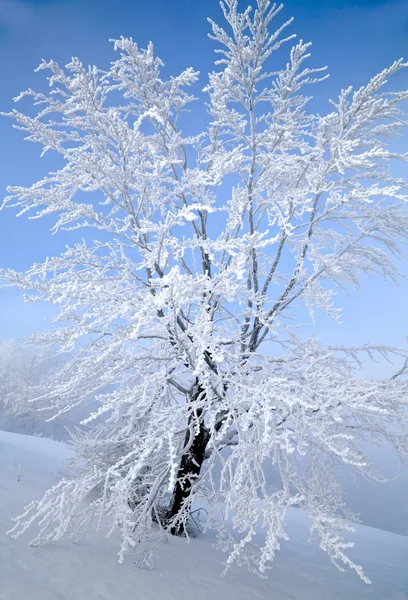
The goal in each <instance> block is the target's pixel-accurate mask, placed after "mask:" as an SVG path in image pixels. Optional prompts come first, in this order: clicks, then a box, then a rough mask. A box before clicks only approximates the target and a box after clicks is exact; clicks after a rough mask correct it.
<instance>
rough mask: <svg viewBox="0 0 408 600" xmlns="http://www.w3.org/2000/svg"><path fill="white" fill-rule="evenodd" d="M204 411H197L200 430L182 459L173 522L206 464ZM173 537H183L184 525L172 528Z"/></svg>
mask: <svg viewBox="0 0 408 600" xmlns="http://www.w3.org/2000/svg"><path fill="white" fill-rule="evenodd" d="M202 391H203V390H202V388H201V387H200V386H199V387H198V389H197V391H196V392H195V395H194V397H192V401H193V402H194V400H196V398H197V397H198V396H199V395H200V394H201V393H202ZM202 412H203V411H202V409H199V410H197V416H198V418H199V419H200V428H199V431H198V433H197V434H196V435H195V437H194V440H193V443H192V444H191V446H190V448H189V450H187V452H186V453H185V454H183V456H182V457H181V461H180V467H179V470H178V473H177V482H176V485H175V488H174V492H173V497H172V502H171V507H170V510H169V513H168V517H167V518H168V520H169V521H171V520H172V519H173V518H174V517H175V516H176V515H177V514H178V513H179V512H180V510H181V508H182V506H185V505H186V504H188V501H189V496H190V493H191V488H192V486H193V484H194V482H195V481H196V480H197V478H198V477H199V475H200V471H201V467H202V465H203V462H204V456H205V449H206V447H207V444H208V440H209V437H210V435H209V432H208V429H207V427H206V426H205V424H204V419H203V418H202ZM192 421H193V417H190V420H189V424H190V423H192ZM189 443H190V430H189V431H187V433H186V437H185V440H184V446H185V447H186V446H187V445H188V444H189ZM171 533H172V534H173V535H182V534H183V533H184V526H183V524H178V525H175V526H173V527H172V528H171Z"/></svg>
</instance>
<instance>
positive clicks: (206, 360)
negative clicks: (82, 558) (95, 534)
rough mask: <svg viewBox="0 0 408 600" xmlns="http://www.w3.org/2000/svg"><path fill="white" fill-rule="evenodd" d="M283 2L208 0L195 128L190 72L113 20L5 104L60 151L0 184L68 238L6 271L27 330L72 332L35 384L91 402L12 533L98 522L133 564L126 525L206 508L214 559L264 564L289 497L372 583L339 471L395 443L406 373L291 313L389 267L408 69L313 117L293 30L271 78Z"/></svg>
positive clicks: (398, 218)
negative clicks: (19, 268)
mask: <svg viewBox="0 0 408 600" xmlns="http://www.w3.org/2000/svg"><path fill="white" fill-rule="evenodd" d="M280 8H281V7H277V6H276V5H273V6H272V5H270V3H269V1H268V0H258V2H257V8H256V9H255V10H253V11H251V10H250V9H249V8H248V9H247V10H245V12H243V13H240V12H239V9H238V6H237V1H236V0H226V1H225V2H224V3H222V9H223V12H224V17H225V23H226V28H225V29H223V28H221V27H220V26H218V25H217V24H215V23H213V22H211V26H212V35H211V37H212V39H213V40H215V42H216V44H217V52H219V53H220V54H219V55H220V60H219V61H218V62H217V63H216V64H217V70H216V71H215V72H213V73H211V74H210V76H209V83H208V85H207V87H206V88H205V92H206V94H207V103H208V113H209V124H208V127H207V128H206V129H205V130H204V131H202V132H200V133H199V134H197V135H190V136H186V135H185V134H183V131H182V128H181V125H182V123H183V119H185V117H184V116H183V113H184V112H185V110H186V109H187V107H189V105H190V104H191V102H192V101H193V100H194V98H193V96H192V95H191V94H190V93H189V91H188V89H189V88H190V87H191V86H192V85H193V84H195V83H196V82H197V80H198V73H197V72H195V71H194V70H193V69H191V68H188V69H186V70H185V71H184V72H182V73H181V74H180V75H177V76H173V77H171V78H169V79H167V80H163V79H162V78H161V75H160V70H161V67H162V63H161V61H160V60H159V59H158V58H157V57H156V56H155V55H154V52H153V46H152V45H151V44H150V45H149V46H148V48H147V49H146V50H142V49H140V48H139V47H138V46H137V44H136V43H135V42H134V41H133V40H132V39H124V38H121V39H119V40H117V41H115V50H116V51H117V52H118V53H119V58H117V60H116V61H114V62H113V63H112V64H111V67H110V69H109V70H108V71H103V70H99V69H97V68H96V67H91V68H86V67H85V66H83V65H82V63H81V62H80V61H79V60H78V59H76V58H75V59H72V61H71V63H70V64H68V65H67V66H66V67H65V68H62V67H60V66H59V65H58V64H57V63H55V62H53V61H51V62H48V63H46V62H44V63H43V64H41V66H40V67H39V70H41V71H42V70H47V71H50V72H51V75H50V77H49V85H50V89H49V91H48V92H44V93H37V92H34V91H32V90H28V91H27V92H25V93H23V94H21V96H20V97H19V99H21V98H27V97H29V98H30V97H31V98H32V100H33V104H34V107H35V108H36V109H37V111H36V112H35V113H33V111H28V113H27V114H25V113H23V112H19V111H18V110H14V111H13V112H12V113H10V115H9V116H10V117H11V118H12V119H14V121H15V123H16V127H17V128H19V129H21V130H22V131H24V132H25V134H26V136H27V138H26V139H28V140H30V141H32V142H36V143H39V144H40V145H41V146H42V147H43V149H44V152H47V151H54V152H56V153H58V154H59V155H60V158H61V161H62V163H63V164H62V167H61V168H60V170H58V171H57V172H54V173H51V174H49V175H48V176H47V177H45V178H44V179H42V180H40V181H38V182H37V183H35V184H34V185H32V186H31V187H12V188H10V189H9V194H10V195H9V197H8V198H7V199H6V200H5V204H6V205H7V206H17V207H19V209H20V212H21V213H24V212H26V211H31V213H34V216H35V217H41V216H44V215H51V214H55V215H56V216H57V217H56V222H55V226H54V232H58V231H59V230H61V229H68V230H69V229H72V230H78V229H82V230H83V232H84V239H83V241H82V242H80V243H76V244H75V245H72V246H70V247H67V248H66V250H65V251H64V252H63V253H62V254H61V255H60V256H56V257H53V258H48V259H47V260H46V261H45V262H44V263H43V264H35V265H33V266H32V267H31V269H29V270H28V271H27V272H25V273H17V272H14V271H8V270H3V271H2V272H1V277H2V279H3V280H4V282H5V284H6V285H13V286H17V287H19V288H20V289H22V290H24V292H25V293H26V294H27V298H28V299H29V300H44V301H46V302H48V303H53V304H57V305H58V306H59V316H58V317H57V318H56V319H55V326H54V328H53V329H52V330H51V331H48V332H46V333H45V334H41V335H40V334H39V335H37V336H34V338H33V339H32V340H31V341H38V342H42V343H44V344H46V345H48V346H53V345H54V346H55V347H57V348H58V349H59V351H60V352H72V351H74V350H75V353H74V358H72V360H69V361H68V362H67V364H65V365H64V366H63V368H62V369H61V370H60V372H59V373H58V375H54V374H53V375H52V376H51V378H50V379H49V381H48V388H47V389H46V390H45V392H44V393H43V396H42V398H38V399H37V402H39V403H40V404H41V402H44V403H49V404H51V405H53V406H54V410H55V413H56V414H58V413H63V412H65V411H68V410H70V409H71V408H73V407H75V406H77V405H79V404H81V403H83V402H86V401H88V399H89V398H93V397H95V396H96V397H97V400H98V404H99V409H98V410H97V411H96V412H95V414H92V415H90V417H89V419H87V427H86V429H85V430H84V431H81V432H79V433H78V435H77V437H76V438H75V444H76V450H77V467H76V468H77V473H76V475H77V476H76V477H75V478H63V479H62V480H61V482H60V483H59V484H57V485H56V486H54V487H52V488H51V489H50V490H49V491H48V492H47V493H46V494H45V496H44V498H43V499H42V500H40V501H34V502H33V503H32V504H30V505H28V506H27V508H26V510H25V512H24V513H23V514H22V516H20V517H19V518H18V519H17V520H16V525H15V528H14V530H13V532H14V534H16V535H18V534H20V533H22V532H24V531H25V530H26V529H27V528H28V527H29V526H34V525H37V526H38V527H39V530H38V535H37V537H36V538H35V542H36V543H39V542H43V541H50V540H56V539H59V538H60V537H61V536H63V535H64V534H66V533H69V532H77V531H79V530H80V529H81V528H83V527H86V526H87V525H88V524H89V523H90V522H91V519H92V517H93V516H94V515H96V516H97V517H98V519H99V520H101V519H102V517H103V518H104V519H105V518H106V517H108V519H109V521H110V523H111V527H112V531H113V530H116V529H117V528H120V531H121V534H122V542H121V547H120V559H121V560H122V559H123V558H124V556H125V554H126V553H127V552H129V551H136V553H138V554H139V556H140V560H141V561H142V560H144V559H145V558H146V556H145V555H144V554H143V556H142V555H141V553H142V551H141V550H140V549H141V548H143V552H144V551H145V548H146V544H144V543H143V544H139V542H146V541H150V542H151V544H150V547H152V546H153V545H154V540H156V539H157V538H158V537H159V538H160V536H164V535H166V533H167V532H173V533H183V532H186V533H187V535H188V534H189V532H190V528H191V526H192V525H191V523H190V521H194V514H193V515H192V517H193V518H191V506H192V505H193V504H194V506H200V503H201V505H203V506H206V507H207V509H208V519H207V525H208V526H210V527H213V528H215V529H216V531H217V532H218V540H219V544H220V547H221V548H222V549H224V550H225V551H226V552H227V553H228V554H227V556H228V558H227V565H228V566H229V565H231V564H232V563H233V562H237V563H239V564H247V565H248V566H249V567H250V568H254V569H255V570H257V571H258V572H264V571H265V570H266V569H267V568H268V567H269V566H270V564H271V562H272V560H273V559H274V557H275V553H276V551H277V550H278V549H279V547H280V543H281V540H284V539H285V538H286V537H287V529H286V519H285V518H286V515H287V513H288V510H289V509H290V508H291V507H300V508H301V509H303V510H304V511H305V512H306V513H307V514H308V515H309V518H310V522H311V530H312V533H313V534H314V535H316V536H317V538H318V539H319V541H320V546H321V547H322V548H323V549H324V550H325V551H326V552H327V553H328V554H329V555H330V557H331V559H332V561H333V562H334V563H335V564H336V565H337V566H338V567H339V568H343V567H344V566H346V567H351V568H353V569H355V570H356V571H357V573H358V574H359V575H360V577H362V578H363V579H365V580H367V579H366V577H365V575H364V573H363V571H362V568H361V567H360V566H358V564H356V563H355V562H354V561H353V560H352V559H351V558H350V557H351V556H352V554H350V553H349V552H348V550H349V547H350V545H351V544H350V542H349V541H348V540H349V538H348V536H347V538H346V539H345V538H343V532H344V531H345V530H347V529H348V528H349V523H350V520H351V519H352V518H353V516H352V515H351V514H350V513H349V511H348V510H347V508H346V507H345V506H344V503H343V500H342V490H341V488H340V486H339V485H338V483H337V481H336V470H337V467H338V465H339V464H345V465H347V467H348V468H349V469H351V470H352V471H355V472H358V473H360V474H363V476H364V477H365V478H372V479H380V478H381V477H380V475H379V474H378V473H377V472H376V470H375V468H374V467H373V465H372V464H371V462H370V459H369V456H367V455H366V453H365V451H364V449H365V448H367V447H368V446H369V444H371V443H375V444H381V443H383V442H387V444H391V446H392V447H393V448H394V449H395V451H396V452H397V453H398V454H399V455H401V456H402V455H404V454H406V452H407V437H406V429H405V425H406V414H407V412H406V407H407V391H408V390H407V384H406V383H405V382H404V380H403V377H402V378H401V377H397V378H395V379H392V380H388V381H370V380H366V379H364V378H363V377H362V376H360V375H359V374H358V373H357V369H358V363H359V355H360V353H363V352H369V353H374V352H377V351H378V352H380V353H382V354H388V353H390V352H393V349H392V348H388V347H386V346H385V347H378V348H372V347H369V346H364V347H361V348H354V347H352V348H347V347H324V346H323V344H322V343H321V342H320V341H319V339H318V338H317V337H311V338H308V339H305V336H304V335H301V333H300V331H299V330H298V329H297V326H298V325H300V324H301V322H302V320H303V322H305V320H304V315H305V311H304V309H303V308H302V307H304V306H306V308H307V309H308V311H309V312H310V314H311V316H312V317H313V314H314V313H315V311H318V310H323V311H326V312H327V313H328V314H329V315H331V316H332V317H333V318H334V319H336V320H338V319H339V316H340V315H339V307H338V306H336V303H335V300H336V296H335V294H336V290H337V289H339V288H342V289H347V290H349V289H351V288H353V287H354V288H356V287H357V288H358V286H359V282H360V280H361V277H362V276H364V275H370V276H374V275H380V276H382V277H385V278H389V279H391V280H396V279H397V278H398V275H399V274H398V270H397V268H396V266H395V258H396V257H397V258H398V256H401V255H402V250H401V248H402V244H403V243H405V242H406V241H407V239H408V211H407V208H406V195H405V191H404V190H405V183H404V181H401V180H398V179H395V178H394V177H393V176H392V174H391V172H390V165H391V164H392V162H393V161H396V160H403V161H404V160H406V158H407V157H406V155H405V154H398V153H397V152H396V151H394V150H393V149H392V147H391V146H389V141H390V139H391V138H393V137H394V136H396V135H398V133H399V131H400V129H401V127H402V126H404V125H405V124H406V119H405V116H404V114H403V113H402V110H401V104H402V103H403V102H404V101H405V100H406V99H407V98H408V93H407V92H396V91H387V87H386V83H387V80H388V79H389V78H390V77H392V75H393V74H394V73H396V72H397V71H399V70H400V69H403V68H405V67H406V66H407V65H406V63H404V62H403V61H402V60H398V61H396V62H395V63H394V64H392V65H391V66H390V67H389V68H387V69H385V70H384V71H383V72H382V73H380V74H378V75H376V76H375V77H373V79H371V81H369V82H368V84H367V85H365V86H363V87H361V88H360V89H358V90H357V91H353V90H352V89H351V88H349V89H347V90H343V91H342V92H341V94H340V96H339V99H338V100H337V102H333V103H332V108H331V109H330V110H332V112H329V113H328V114H326V115H324V116H321V115H319V114H312V113H311V112H310V111H309V110H308V106H307V105H308V100H309V98H308V97H307V96H305V95H304V92H303V89H304V88H305V87H307V88H308V89H310V86H312V84H317V83H319V82H320V81H321V80H322V79H324V78H325V74H324V69H313V68H309V67H307V66H306V64H307V62H306V61H307V59H308V57H309V44H305V43H303V42H302V41H300V42H298V43H297V44H296V45H295V46H293V47H292V49H291V51H290V54H289V59H288V63H287V65H286V67H284V68H283V69H282V70H280V71H278V72H275V70H274V64H273V63H274V61H273V56H274V53H275V52H276V51H277V50H278V49H279V48H280V46H281V45H282V44H283V43H284V42H288V41H289V40H291V39H292V37H293V36H289V37H286V38H285V37H284V33H283V32H284V31H286V27H287V26H288V25H289V24H290V21H288V22H286V23H285V24H284V25H282V26H281V27H279V28H278V29H277V30H276V31H275V32H274V31H273V30H271V28H270V26H271V23H272V21H273V19H274V17H275V16H276V14H277V13H278V12H279V11H280ZM88 231H91V232H92V234H91V235H88V233H87V232H88ZM373 326H375V324H373ZM272 468H273V469H274V472H275V473H276V480H275V482H274V485H273V486H272V488H271V486H270V485H268V483H267V478H266V474H267V473H269V472H270V470H271V469H272ZM101 522H102V521H101ZM260 528H261V529H263V530H264V532H265V537H263V538H259V536H258V535H257V532H259V529H260ZM260 540H263V541H260Z"/></svg>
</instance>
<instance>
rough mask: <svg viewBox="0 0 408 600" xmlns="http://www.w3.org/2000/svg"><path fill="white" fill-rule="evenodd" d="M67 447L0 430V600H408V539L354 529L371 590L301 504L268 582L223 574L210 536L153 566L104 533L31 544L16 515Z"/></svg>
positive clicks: (159, 557)
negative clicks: (317, 537)
mask: <svg viewBox="0 0 408 600" xmlns="http://www.w3.org/2000/svg"><path fill="white" fill-rule="evenodd" d="M70 452H71V450H70V449H69V448H68V447H67V446H65V445H64V444H61V443H58V442H54V441H51V440H47V439H43V438H34V437H30V436H25V435H19V434H12V433H6V432H2V431H0V598H1V600H26V599H28V598H30V600H179V599H181V598H185V599H190V598H194V600H207V599H208V600H257V599H259V600H272V599H273V600H334V599H341V600H359V599H367V600H370V599H375V600H407V599H408V538H406V537H403V536H399V535H396V534H392V533H388V532H384V531H380V530H376V529H372V528H369V527H364V526H357V530H356V533H355V534H354V539H355V542H356V547H355V549H354V551H353V559H355V560H356V561H357V562H359V563H360V564H362V565H363V567H364V569H365V572H366V574H367V576H368V577H370V579H371V580H372V581H373V583H372V585H370V586H367V585H365V584H364V583H362V582H361V581H360V580H359V579H358V577H357V576H356V575H355V573H353V572H346V573H340V572H339V571H337V569H336V568H335V567H334V566H333V565H332V564H331V562H330V560H329V558H328V557H327V556H326V555H325V554H324V553H323V552H322V551H321V550H320V549H319V548H318V546H317V544H315V543H312V544H309V543H308V520H307V518H306V516H305V515H303V514H302V513H300V512H299V511H295V510H294V511H293V512H292V513H291V517H290V522H289V525H288V531H289V535H290V538H291V539H290V541H289V542H287V543H284V544H282V550H281V551H280V552H279V553H278V555H277V558H276V560H275V563H274V567H273V569H272V570H271V571H270V572H269V576H268V579H266V580H263V579H259V578H258V577H256V576H255V575H252V574H250V573H248V572H247V571H246V570H244V569H242V570H240V569H239V568H238V567H234V568H233V569H231V570H230V572H229V573H228V575H227V576H226V577H224V578H222V577H221V576H220V575H221V571H222V566H221V563H222V562H223V555H222V554H221V553H220V552H218V551H216V550H214V548H213V546H212V539H211V535H210V534H206V535H205V536H202V537H200V538H196V539H194V540H192V541H191V542H190V543H189V544H188V543H186V541H185V540H183V539H176V538H172V539H170V540H169V543H168V544H161V545H160V546H159V547H158V548H157V553H156V556H155V565H154V569H153V570H152V571H141V570H138V569H137V568H136V567H135V566H134V564H133V562H132V559H131V557H129V558H128V560H127V561H126V562H125V564H123V565H119V564H118V563H117V551H118V544H119V542H118V539H116V538H115V537H114V536H112V537H110V538H109V539H107V538H106V537H105V536H104V535H103V534H102V533H96V532H89V534H88V535H87V537H86V538H85V540H84V541H81V542H80V543H77V544H73V543H72V542H71V541H69V540H63V541H60V542H58V543H54V544H51V545H48V546H44V547H39V548H30V547H29V546H28V545H27V541H28V539H30V538H29V534H30V532H29V534H28V536H23V537H20V538H18V539H17V540H13V539H11V538H10V537H7V536H6V535H5V532H6V531H7V530H8V529H10V527H11V525H12V523H11V519H12V517H13V516H16V515H17V514H19V512H21V510H22V508H23V506H24V505H25V504H27V503H28V502H30V501H32V500H34V499H37V498H40V497H41V496H42V494H43V492H44V491H45V490H46V489H47V487H49V486H50V485H52V484H53V483H55V482H56V481H58V478H59V477H60V475H61V470H62V468H63V466H62V461H63V459H64V458H66V457H69V455H70ZM31 535H33V532H31Z"/></svg>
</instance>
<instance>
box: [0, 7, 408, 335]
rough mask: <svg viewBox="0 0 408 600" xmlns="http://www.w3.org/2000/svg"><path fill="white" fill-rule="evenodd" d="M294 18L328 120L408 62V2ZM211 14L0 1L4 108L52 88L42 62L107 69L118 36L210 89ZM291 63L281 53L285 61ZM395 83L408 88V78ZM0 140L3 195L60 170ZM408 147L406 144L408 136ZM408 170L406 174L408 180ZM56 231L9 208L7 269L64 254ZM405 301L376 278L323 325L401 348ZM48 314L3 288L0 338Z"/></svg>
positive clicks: (302, 11)
mask: <svg viewBox="0 0 408 600" xmlns="http://www.w3.org/2000/svg"><path fill="white" fill-rule="evenodd" d="M246 4H247V1H246V0H245V1H243V2H242V4H241V6H246ZM290 16H294V17H295V23H294V24H293V25H292V27H291V30H292V31H293V32H296V33H297V34H298V36H299V37H300V38H302V39H304V40H307V41H312V42H313V47H312V53H313V63H314V65H315V66H321V65H327V66H328V67H329V71H330V73H331V77H330V79H329V80H328V81H326V82H325V83H324V84H322V85H321V86H320V90H318V88H317V87H314V88H313V92H314V93H316V92H320V95H319V99H318V100H316V101H315V102H314V105H313V108H314V109H315V110H318V111H319V112H321V113H324V112H325V111H326V110H329V105H328V104H327V100H328V98H335V97H336V96H337V94H338V92H339V90H340V89H341V88H343V87H347V86H348V85H354V86H360V85H362V84H364V83H365V82H366V81H367V80H368V79H369V78H370V77H371V76H373V75H374V74H376V73H377V72H378V71H380V70H381V69H383V68H384V67H386V66H387V65H389V64H390V63H391V62H392V61H393V60H394V59H396V58H400V57H401V56H403V57H405V58H406V59H408V37H407V34H408V2H407V0H403V1H400V2H399V1H396V2H393V1H392V2H386V1H381V0H309V1H308V2H306V1H305V0H289V1H288V2H287V3H286V5H285V8H284V11H283V12H282V19H283V18H284V19H285V20H286V19H287V18H289V17H290ZM206 17H211V18H213V19H215V20H218V21H221V20H222V19H221V17H222V15H221V11H220V8H219V4H218V1H217V0H143V1H142V0H0V82H1V84H0V110H3V111H4V110H5V111H7V110H10V109H11V108H12V106H13V102H12V98H13V97H14V96H15V95H17V94H18V93H19V92H20V91H22V90H23V89H26V88H28V87H33V88H35V89H39V88H42V87H43V86H44V78H43V75H42V74H34V72H33V70H34V68H35V67H36V66H37V65H38V64H39V62H40V61H41V59H42V58H45V59H50V58H52V59H54V60H57V61H58V62H61V63H62V64H65V63H67V62H68V61H69V59H70V58H71V56H79V57H80V58H81V60H83V62H85V63H92V64H97V65H98V66H100V67H104V66H107V65H108V64H109V62H110V60H112V59H113V57H114V53H113V50H112V45H111V44H110V43H109V41H108V40H109V39H110V38H116V37H119V36H120V35H125V36H132V37H133V39H134V40H135V41H137V42H138V44H139V45H141V46H144V45H146V44H147V43H148V42H149V41H150V40H152V41H153V43H154V45H155V50H156V53H157V54H158V55H159V56H160V57H161V58H162V60H163V61H164V62H165V64H166V71H167V72H168V73H175V72H177V71H179V70H181V69H184V68H185V67H187V66H193V67H195V68H196V69H198V70H200V71H201V73H202V80H201V83H202V85H201V86H200V87H203V86H204V85H205V83H206V74H207V73H208V72H209V71H210V70H212V68H213V67H212V65H213V60H214V54H213V49H214V45H213V42H212V41H211V40H209V39H208V37H207V35H206V34H207V33H208V31H209V24H208V23H207V21H206ZM286 51H287V48H286ZM286 56H287V55H286V54H285V50H282V51H281V59H280V60H282V61H284V60H286ZM393 85H395V86H396V87H398V88H399V89H402V88H403V87H405V88H407V87H408V72H404V73H402V74H400V75H399V76H398V77H397V78H396V79H395V80H394V82H393ZM198 114H200V113H198ZM201 114H202V113H201ZM199 118H200V117H199ZM0 136H1V137H0V139H1V146H0V152H1V161H0V196H1V197H3V196H4V194H5V189H6V186H7V185H9V184H11V185H13V184H22V185H25V184H29V183H31V182H33V181H35V180H36V179H38V178H40V177H41V176H43V175H44V174H45V173H46V172H47V171H48V170H49V168H52V166H53V160H52V158H46V159H40V157H39V153H40V148H39V147H37V146H36V145H33V144H30V143H28V142H24V141H23V139H22V137H23V136H22V134H21V132H17V131H15V130H13V129H12V127H11V123H10V122H8V120H6V119H4V118H3V119H0ZM401 144H402V145H403V146H404V145H405V144H406V145H407V146H408V134H407V136H406V138H405V139H404V140H402V142H401ZM407 149H408V148H407ZM405 169H406V168H405V167H403V168H400V169H399V174H405V175H406V176H407V175H408V174H406V173H405ZM49 226H50V221H48V222H47V221H44V220H40V221H28V220H27V218H26V217H22V218H20V219H18V220H17V219H16V218H15V216H14V213H13V211H11V210H8V211H3V212H2V213H0V266H2V267H11V268H14V269H24V268H26V267H28V266H29V265H30V264H31V263H32V262H34V261H42V260H43V259H44V258H45V257H46V256H47V255H53V254H55V253H57V252H59V251H60V250H61V249H62V247H63V246H64V244H66V243H69V241H70V238H69V236H68V234H67V235H66V237H64V236H58V237H52V236H51V235H50V233H49ZM406 272H408V269H406ZM407 297H408V285H407V284H403V285H402V286H401V287H399V288H396V287H394V286H392V285H391V284H389V283H384V282H382V281H380V280H377V281H375V282H370V281H368V282H366V285H365V288H364V291H363V292H362V293H361V295H360V296H359V297H357V296H355V295H354V296H353V298H352V299H351V300H345V311H344V318H343V323H344V324H343V326H342V327H338V326H336V325H334V324H332V323H330V321H328V320H327V319H324V318H323V319H321V322H320V323H319V325H320V326H321V327H322V329H323V332H322V333H323V337H324V339H327V340H333V341H335V342H336V343H337V342H351V343H360V342H364V341H365V340H368V339H372V340H373V341H376V342H391V343H396V344H398V345H400V346H401V345H403V344H404V340H405V338H404V336H405V335H406V334H408V318H407V311H406V303H407ZM47 314H49V309H48V308H47V307H41V306H38V305H29V306H27V305H24V304H23V302H22V300H21V296H20V294H19V293H17V292H11V291H1V290H0V338H4V337H10V336H19V335H23V334H25V333H27V332H29V331H32V330H35V329H37V328H41V327H43V326H44V320H43V319H44V316H45V315H47Z"/></svg>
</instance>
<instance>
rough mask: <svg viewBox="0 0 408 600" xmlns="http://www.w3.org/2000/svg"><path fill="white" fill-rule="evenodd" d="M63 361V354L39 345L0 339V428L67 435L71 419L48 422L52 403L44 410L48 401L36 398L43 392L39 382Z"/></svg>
mask: <svg viewBox="0 0 408 600" xmlns="http://www.w3.org/2000/svg"><path fill="white" fill-rule="evenodd" d="M63 362H64V359H63V358H62V357H60V356H56V355H55V354H54V353H53V352H51V351H49V350H47V349H44V348H41V347H38V346H30V345H25V344H22V343H19V342H18V341H17V340H4V341H1V342H0V429H5V430H7V431H13V432H16V433H29V434H34V435H36V434H40V435H45V436H47V437H56V438H58V439H61V438H63V439H65V440H66V439H67V438H68V437H69V436H68V432H67V431H66V430H65V427H66V426H67V425H68V424H71V425H73V423H72V422H71V423H69V421H68V420H67V419H66V418H65V419H64V418H59V419H57V420H56V421H55V422H52V423H51V422H47V420H48V419H47V418H52V416H53V406H52V404H53V403H51V406H50V407H49V408H48V410H47V405H46V404H47V403H44V402H42V401H41V402H36V401H35V400H36V398H37V397H42V396H43V392H44V390H43V388H42V386H43V385H44V384H45V382H46V381H47V380H48V378H49V377H50V376H51V375H52V374H53V373H55V372H56V371H57V370H58V369H59V368H60V367H61V366H62V364H63ZM40 408H41V409H43V410H42V411H39V409H40ZM74 415H75V412H74ZM77 416H78V414H77ZM83 416H84V415H83Z"/></svg>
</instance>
